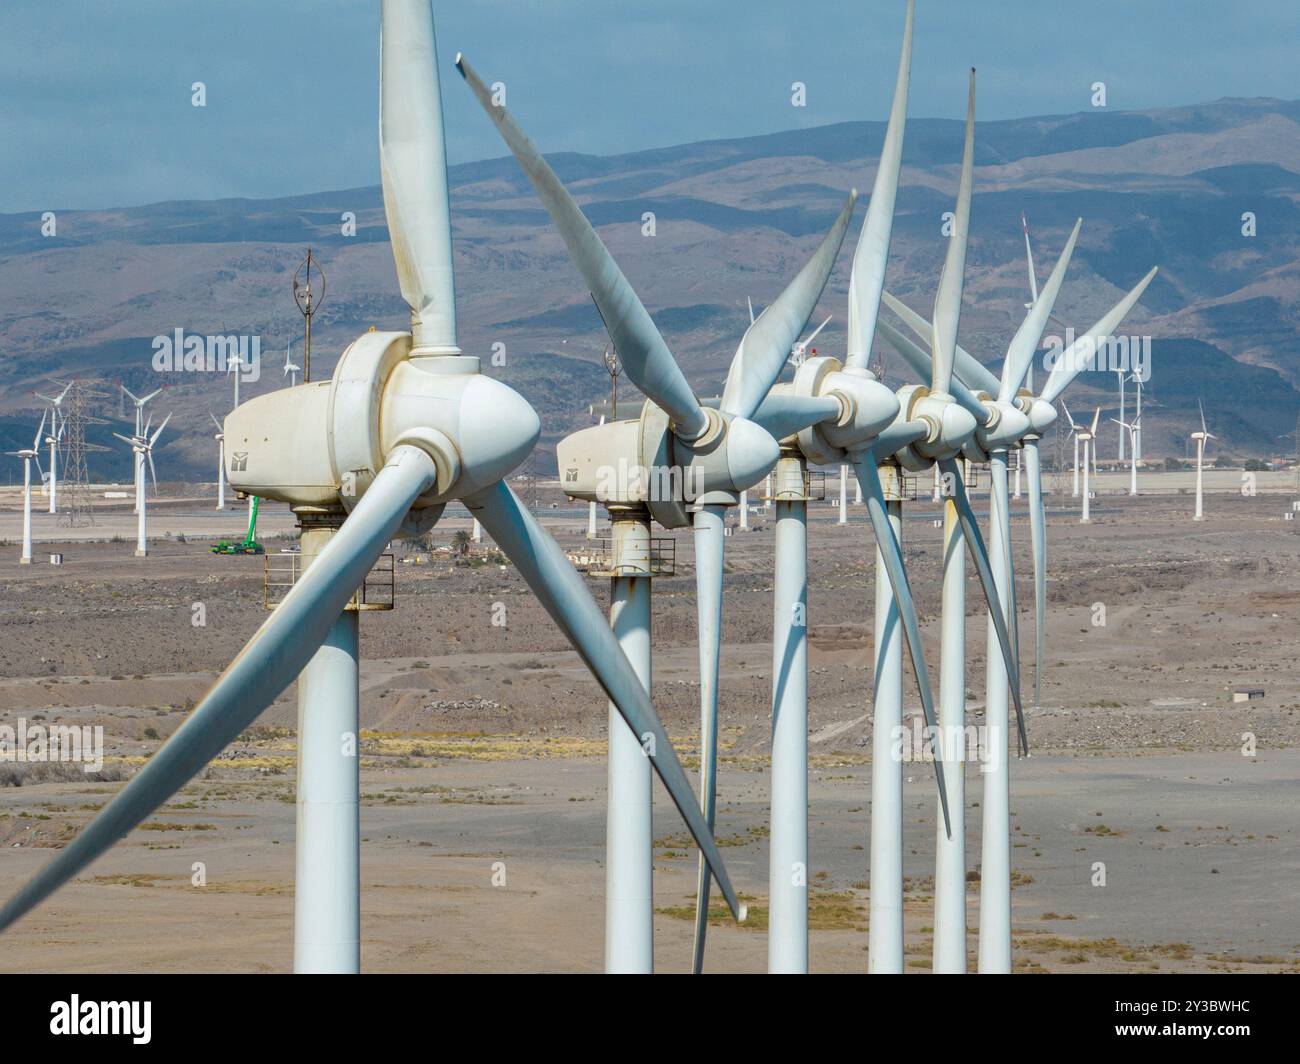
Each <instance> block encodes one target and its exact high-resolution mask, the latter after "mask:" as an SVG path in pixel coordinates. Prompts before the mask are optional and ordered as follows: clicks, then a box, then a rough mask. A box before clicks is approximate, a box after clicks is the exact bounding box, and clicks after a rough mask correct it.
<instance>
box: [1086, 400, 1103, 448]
mask: <svg viewBox="0 0 1300 1064" xmlns="http://www.w3.org/2000/svg"><path fill="white" fill-rule="evenodd" d="M1100 420H1101V407H1097V409H1096V412H1095V413H1093V415H1092V428H1090V429H1089V430H1088V431H1089V432H1090V433H1091V434H1092V438H1093V439H1094V440H1095V439H1096V438H1097V422H1098V421H1100Z"/></svg>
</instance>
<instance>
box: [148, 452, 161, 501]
mask: <svg viewBox="0 0 1300 1064" xmlns="http://www.w3.org/2000/svg"><path fill="white" fill-rule="evenodd" d="M145 457H147V458H148V459H149V475H150V476H151V477H153V497H154V498H155V499H156V498H158V470H156V469H154V467H153V448H150V449H149V450H147V451H145Z"/></svg>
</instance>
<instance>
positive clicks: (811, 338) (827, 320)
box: [804, 314, 835, 345]
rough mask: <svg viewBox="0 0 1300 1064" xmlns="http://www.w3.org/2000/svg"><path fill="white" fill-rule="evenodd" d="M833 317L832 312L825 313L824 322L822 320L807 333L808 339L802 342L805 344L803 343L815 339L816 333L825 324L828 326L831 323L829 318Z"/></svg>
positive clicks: (808, 342) (824, 326)
mask: <svg viewBox="0 0 1300 1064" xmlns="http://www.w3.org/2000/svg"><path fill="white" fill-rule="evenodd" d="M833 317H835V315H834V314H827V315H826V320H825V321H824V322H822V323H821V324H820V325H818V326H817V328H815V329H814V330H813V331H812V333H811V334H810V335H809V337H808V339H807V340H805V341H804V344H805V345H806V344H810V343H812V342H813V341H814V340H816V339H817V334H818V333H819V332H821V331H822V330H823V329H824V328H826V326H828V325H829V324H830V323H831V318H833Z"/></svg>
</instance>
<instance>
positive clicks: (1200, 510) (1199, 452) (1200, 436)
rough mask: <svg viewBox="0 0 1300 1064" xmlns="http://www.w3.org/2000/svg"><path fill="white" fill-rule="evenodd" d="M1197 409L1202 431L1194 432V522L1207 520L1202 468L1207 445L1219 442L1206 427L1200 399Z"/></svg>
mask: <svg viewBox="0 0 1300 1064" xmlns="http://www.w3.org/2000/svg"><path fill="white" fill-rule="evenodd" d="M1196 409H1197V410H1198V411H1199V412H1200V415H1201V431H1200V432H1193V433H1192V439H1193V440H1195V441H1196V513H1195V514H1193V515H1192V520H1193V521H1203V520H1205V508H1204V506H1203V504H1202V500H1203V495H1202V487H1203V480H1202V475H1201V474H1202V468H1203V467H1204V465H1205V445H1206V444H1207V443H1208V442H1209V441H1210V440H1217V439H1218V437H1217V436H1214V435H1211V433H1210V430H1209V429H1207V428H1206V427H1205V407H1204V406H1203V405H1202V403H1201V401H1200V400H1199V399H1197V400H1196Z"/></svg>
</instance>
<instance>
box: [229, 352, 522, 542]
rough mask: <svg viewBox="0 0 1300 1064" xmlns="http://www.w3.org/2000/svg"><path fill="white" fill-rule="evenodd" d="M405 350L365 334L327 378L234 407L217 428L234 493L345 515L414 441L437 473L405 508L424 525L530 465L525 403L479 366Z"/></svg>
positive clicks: (458, 358)
mask: <svg viewBox="0 0 1300 1064" xmlns="http://www.w3.org/2000/svg"><path fill="white" fill-rule="evenodd" d="M410 352H411V336H410V334H409V333H391V332H384V333H381V332H374V333H366V334H365V335H364V336H362V337H360V338H359V339H357V340H356V341H354V342H353V343H352V344H351V345H350V346H349V347H348V349H347V350H346V351H344V352H343V356H342V357H341V358H340V359H339V363H338V366H337V367H336V368H335V370H334V376H333V377H332V378H331V379H330V380H329V381H322V382H315V381H313V382H312V383H311V384H306V385H301V386H299V387H297V388H285V389H281V390H279V391H275V392H269V393H267V394H265V395H259V396H257V397H255V398H253V399H250V400H249V401H248V402H246V403H243V404H241V405H240V406H239V407H238V408H237V409H235V410H233V411H232V412H231V413H230V414H228V415H227V416H226V420H225V423H224V426H223V431H224V435H225V441H224V442H225V444H226V461H227V463H228V469H227V474H228V476H229V480H230V484H231V487H233V488H234V489H235V490H237V491H239V492H242V493H244V494H246V495H258V496H260V497H262V498H267V499H277V500H279V501H281V502H287V503H288V504H289V505H290V506H293V507H328V508H333V507H337V506H340V505H341V506H342V507H343V508H344V509H345V510H348V511H349V512H350V511H351V510H352V508H353V507H354V506H355V505H356V503H357V501H358V500H359V499H360V498H361V497H362V495H364V494H365V491H366V489H367V488H368V487H369V486H370V484H371V482H372V481H373V480H374V479H375V477H376V476H377V474H378V472H379V470H381V469H382V468H383V467H384V464H385V462H387V460H388V456H389V455H390V454H391V453H392V451H393V450H394V448H396V447H397V446H398V445H400V444H413V445H414V446H417V447H419V448H421V449H422V450H423V451H425V452H426V453H427V454H428V455H429V456H430V457H431V458H432V459H433V461H434V464H435V465H436V466H437V470H438V477H437V482H436V484H435V485H433V486H432V487H431V488H430V490H429V491H427V492H426V493H425V494H424V495H422V496H420V498H418V499H417V500H416V502H415V505H414V506H413V507H412V514H413V516H414V517H416V518H417V520H416V521H415V526H416V527H420V526H422V525H424V524H427V523H428V522H431V521H433V520H435V519H436V518H437V516H438V515H439V514H440V513H441V509H442V504H444V503H446V502H447V501H448V500H449V499H451V498H454V497H460V496H463V495H468V494H471V493H473V492H475V491H478V490H480V489H482V488H485V487H488V486H490V485H492V484H494V483H495V482H496V481H498V480H500V479H502V478H503V477H504V476H506V475H507V474H508V473H509V472H510V471H511V470H512V469H514V468H516V467H517V466H518V465H519V464H520V463H521V462H523V460H524V459H525V458H527V456H528V453H529V452H530V451H531V450H532V448H533V444H534V443H536V442H537V437H538V435H539V434H540V432H541V425H540V423H539V421H538V419H537V414H536V413H535V412H534V411H533V408H532V407H531V406H529V405H528V403H527V402H526V401H525V400H524V398H523V397H522V396H521V395H519V394H518V393H517V392H515V391H514V390H513V389H511V388H509V387H507V386H506V385H504V384H502V383H501V382H500V381H497V380H494V379H492V378H491V377H485V376H483V375H482V374H480V373H479V364H478V359H476V358H472V357H467V356H445V357H416V358H412V357H410ZM416 511H427V512H422V513H418V514H417V513H416Z"/></svg>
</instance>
